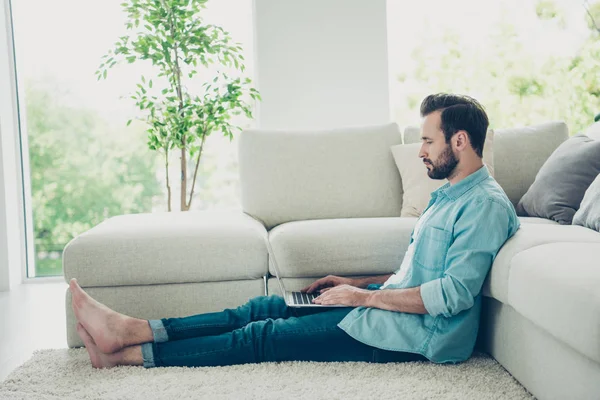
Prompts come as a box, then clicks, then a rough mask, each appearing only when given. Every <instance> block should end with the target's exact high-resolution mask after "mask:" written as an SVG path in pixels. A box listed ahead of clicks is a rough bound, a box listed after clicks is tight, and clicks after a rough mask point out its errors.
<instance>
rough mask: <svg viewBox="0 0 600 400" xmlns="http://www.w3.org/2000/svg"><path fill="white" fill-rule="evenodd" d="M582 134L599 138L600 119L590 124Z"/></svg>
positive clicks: (595, 138)
mask: <svg viewBox="0 0 600 400" xmlns="http://www.w3.org/2000/svg"><path fill="white" fill-rule="evenodd" d="M583 134H584V135H585V136H587V137H589V138H592V139H594V140H600V121H598V122H596V123H595V124H592V125H590V126H589V127H588V128H587V129H586V130H585V131H584V132H583Z"/></svg>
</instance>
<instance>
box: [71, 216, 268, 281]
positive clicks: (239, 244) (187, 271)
mask: <svg viewBox="0 0 600 400" xmlns="http://www.w3.org/2000/svg"><path fill="white" fill-rule="evenodd" d="M266 237H267V232H266V229H265V228H264V227H263V226H262V225H261V224H260V222H258V221H256V220H254V219H253V218H251V217H250V216H248V215H245V214H243V213H241V212H217V211H207V212H202V211H188V212H184V213H154V214H134V215H123V216H119V217H113V218H110V219H108V220H106V221H104V222H102V223H101V224H100V225H98V226H96V227H94V228H92V229H90V230H89V231H87V232H85V233H83V234H81V235H79V236H78V237H76V238H75V239H73V240H72V241H71V242H70V243H69V244H67V246H66V247H65V250H64V253H63V266H64V275H65V279H66V280H67V281H68V280H69V279H71V278H77V279H78V281H79V283H80V285H81V286H83V287H90V286H125V285H153V284H165V283H193V282H207V281H228V280H243V279H261V278H262V277H263V276H265V275H266V274H267V250H266V244H265V240H266Z"/></svg>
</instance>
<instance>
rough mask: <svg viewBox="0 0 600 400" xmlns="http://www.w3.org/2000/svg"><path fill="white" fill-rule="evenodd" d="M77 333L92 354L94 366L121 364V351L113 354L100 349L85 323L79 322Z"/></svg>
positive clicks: (103, 366) (107, 366) (109, 366)
mask: <svg viewBox="0 0 600 400" xmlns="http://www.w3.org/2000/svg"><path fill="white" fill-rule="evenodd" d="M77 333H78V334H79V337H80V338H81V340H82V341H83V344H85V348H86V350H87V352H88V354H89V356H90V360H91V361H92V367H94V368H112V367H115V366H117V365H119V358H120V356H121V355H120V354H119V353H121V352H118V353H113V354H104V353H102V352H101V351H100V349H98V346H96V343H94V340H93V339H92V337H91V336H90V334H89V333H88V332H87V331H86V330H85V328H84V327H83V325H81V324H80V323H78V324H77Z"/></svg>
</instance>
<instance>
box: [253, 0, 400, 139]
mask: <svg viewBox="0 0 600 400" xmlns="http://www.w3.org/2000/svg"><path fill="white" fill-rule="evenodd" d="M254 15H255V17H254V18H255V35H256V37H255V46H256V49H255V50H256V54H255V60H256V71H257V74H256V77H257V86H258V89H259V90H260V93H261V96H262V99H263V101H262V102H261V103H260V105H259V108H258V114H257V115H258V126H259V127H260V128H263V129H279V128H298V129H311V128H332V127H340V126H357V125H368V124H378V123H386V122H389V121H390V112H389V93H388V59H387V27H386V1H385V0H301V1H299V0H255V14H254Z"/></svg>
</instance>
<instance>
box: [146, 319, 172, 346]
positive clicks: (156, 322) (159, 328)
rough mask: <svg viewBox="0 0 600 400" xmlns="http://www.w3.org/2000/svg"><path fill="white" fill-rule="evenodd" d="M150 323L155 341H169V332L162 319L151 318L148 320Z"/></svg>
mask: <svg viewBox="0 0 600 400" xmlns="http://www.w3.org/2000/svg"><path fill="white" fill-rule="evenodd" d="M148 323H149V324H150V329H152V336H153V337H154V343H163V342H168V341H169V334H168V333H167V330H166V329H165V324H163V322H162V320H160V319H151V320H148Z"/></svg>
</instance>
